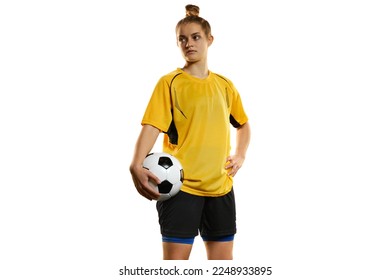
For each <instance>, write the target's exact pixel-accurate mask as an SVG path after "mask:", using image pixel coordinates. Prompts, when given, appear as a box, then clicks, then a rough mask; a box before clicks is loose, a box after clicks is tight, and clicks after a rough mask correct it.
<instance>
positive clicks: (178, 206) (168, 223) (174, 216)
mask: <svg viewBox="0 0 390 280" xmlns="http://www.w3.org/2000/svg"><path fill="white" fill-rule="evenodd" d="M204 201H205V198H204V197H200V196H195V195H191V194H188V193H185V192H182V191H180V192H179V193H178V194H177V195H175V196H174V197H172V198H171V199H168V200H165V201H158V202H157V204H156V207H157V211H158V216H159V223H160V230H161V234H162V235H163V236H167V237H180V238H191V237H195V236H197V235H198V231H199V224H200V221H201V217H202V210H203V205H204Z"/></svg>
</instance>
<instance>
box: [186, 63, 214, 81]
mask: <svg viewBox="0 0 390 280" xmlns="http://www.w3.org/2000/svg"><path fill="white" fill-rule="evenodd" d="M183 71H184V72H186V73H188V74H190V75H191V76H194V77H197V78H200V79H204V78H207V77H208V75H209V69H208V67H207V63H202V64H199V63H188V62H187V63H186V65H185V66H184V67H183Z"/></svg>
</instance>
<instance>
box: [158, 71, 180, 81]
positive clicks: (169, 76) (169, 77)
mask: <svg viewBox="0 0 390 280" xmlns="http://www.w3.org/2000/svg"><path fill="white" fill-rule="evenodd" d="M182 73H183V71H182V70H181V69H180V68H178V69H176V70H174V71H171V72H169V73H167V74H165V75H163V76H162V77H161V78H160V81H164V82H166V83H168V84H170V83H171V82H172V81H173V80H174V79H175V78H176V77H178V76H180V75H181V74H182Z"/></svg>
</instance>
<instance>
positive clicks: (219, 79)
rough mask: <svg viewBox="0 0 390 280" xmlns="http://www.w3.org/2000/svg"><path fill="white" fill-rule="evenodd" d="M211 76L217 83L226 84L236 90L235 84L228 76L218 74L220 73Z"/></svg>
mask: <svg viewBox="0 0 390 280" xmlns="http://www.w3.org/2000/svg"><path fill="white" fill-rule="evenodd" d="M211 74H212V75H213V78H214V80H215V81H217V82H219V83H225V84H226V85H228V86H229V87H231V88H234V84H233V82H232V81H231V80H230V79H229V78H227V77H226V76H224V75H221V74H218V73H214V72H211Z"/></svg>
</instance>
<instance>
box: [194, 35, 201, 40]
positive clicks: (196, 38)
mask: <svg viewBox="0 0 390 280" xmlns="http://www.w3.org/2000/svg"><path fill="white" fill-rule="evenodd" d="M192 39H194V40H195V41H197V40H199V39H200V35H194V36H193V37H192Z"/></svg>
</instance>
